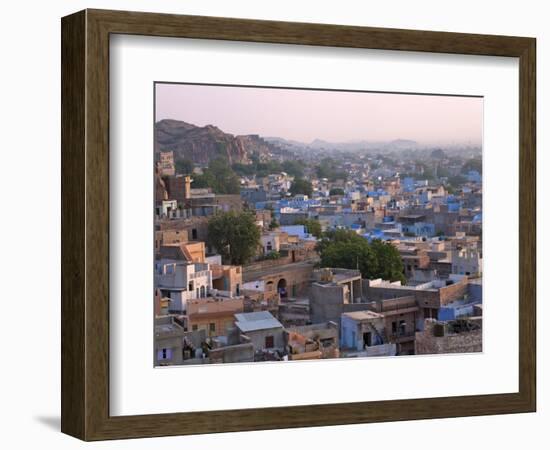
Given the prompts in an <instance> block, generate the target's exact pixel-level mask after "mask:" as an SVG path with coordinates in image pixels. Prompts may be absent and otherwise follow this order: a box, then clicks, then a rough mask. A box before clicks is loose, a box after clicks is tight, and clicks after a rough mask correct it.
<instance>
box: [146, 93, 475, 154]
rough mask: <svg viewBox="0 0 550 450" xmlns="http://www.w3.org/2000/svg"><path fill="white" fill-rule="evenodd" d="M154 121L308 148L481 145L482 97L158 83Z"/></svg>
mask: <svg viewBox="0 0 550 450" xmlns="http://www.w3.org/2000/svg"><path fill="white" fill-rule="evenodd" d="M155 88H156V93H155V94H156V104H155V115H156V120H157V121H159V120H162V119H173V120H181V121H185V122H189V123H192V124H194V125H197V126H201V127H203V126H206V125H214V126H216V127H218V128H220V129H221V130H223V131H224V132H226V133H231V134H234V135H246V134H259V135H261V136H264V137H278V138H283V139H287V140H295V141H299V142H303V143H310V142H312V141H314V140H316V139H319V140H323V141H327V142H334V143H344V142H353V141H363V140H364V141H391V140H396V139H410V140H414V141H417V142H418V143H420V144H448V145H452V144H465V145H468V144H469V145H481V143H482V126H483V98H481V97H458V96H442V95H429V94H394V93H378V92H345V91H323V90H303V89H284V88H256V87H237V86H212V85H196V84H166V83H157V84H156V85H155Z"/></svg>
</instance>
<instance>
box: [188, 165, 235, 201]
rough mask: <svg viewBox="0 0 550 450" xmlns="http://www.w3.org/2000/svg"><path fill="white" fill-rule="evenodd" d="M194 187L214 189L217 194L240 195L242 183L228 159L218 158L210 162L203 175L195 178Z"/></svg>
mask: <svg viewBox="0 0 550 450" xmlns="http://www.w3.org/2000/svg"><path fill="white" fill-rule="evenodd" d="M193 187H194V188H212V190H213V191H214V192H215V193H216V194H238V193H239V192H240V189H241V183H240V181H239V177H238V176H237V175H236V174H235V172H234V171H233V170H232V169H231V166H230V165H229V163H228V161H227V159H225V158H216V159H214V160H212V161H210V164H209V165H208V168H207V169H204V170H203V174H202V175H195V176H193Z"/></svg>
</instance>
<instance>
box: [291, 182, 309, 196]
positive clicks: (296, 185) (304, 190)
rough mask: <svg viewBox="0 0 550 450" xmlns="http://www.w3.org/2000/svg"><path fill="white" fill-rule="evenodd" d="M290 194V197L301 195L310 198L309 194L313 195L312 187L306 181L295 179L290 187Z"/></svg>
mask: <svg viewBox="0 0 550 450" xmlns="http://www.w3.org/2000/svg"><path fill="white" fill-rule="evenodd" d="M290 193H291V194H292V195H299V194H303V195H307V196H308V197H311V194H312V193H313V187H312V186H311V183H310V182H309V181H307V180H306V179H304V178H295V179H294V181H293V182H292V184H291V186H290Z"/></svg>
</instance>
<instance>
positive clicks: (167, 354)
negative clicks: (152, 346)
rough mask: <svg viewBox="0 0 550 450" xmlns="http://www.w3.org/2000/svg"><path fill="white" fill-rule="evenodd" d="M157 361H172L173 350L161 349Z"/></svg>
mask: <svg viewBox="0 0 550 450" xmlns="http://www.w3.org/2000/svg"><path fill="white" fill-rule="evenodd" d="M157 359H158V360H159V361H163V360H169V359H172V349H171V348H161V349H159V350H158V351H157Z"/></svg>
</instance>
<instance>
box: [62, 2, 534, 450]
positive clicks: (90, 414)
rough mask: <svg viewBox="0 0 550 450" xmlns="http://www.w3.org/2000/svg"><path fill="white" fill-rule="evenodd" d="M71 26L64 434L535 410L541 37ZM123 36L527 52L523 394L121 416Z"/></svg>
mask: <svg viewBox="0 0 550 450" xmlns="http://www.w3.org/2000/svg"><path fill="white" fill-rule="evenodd" d="M61 25H62V26H61V30H62V133H61V135H62V334H61V337H62V348H61V351H62V417H61V428H62V431H63V432H64V433H67V434H69V435H72V436H75V437H78V438H80V439H84V440H101V439H118V438H137V437H150V436H169V435H185V434H198V433H218V432H229V431H245V430H260V429H276V428H292V427H309V426H324V425H339V424H352V423H368V422H382V421H397V420H412V419H427V418H442V417H451V416H452V417H459V416H474V415H487V414H505V413H518V412H531V411H535V408H536V330H535V323H536V292H535V285H536V255H535V252H536V250H535V244H536V236H535V233H536V228H535V227H536V225H535V223H536V220H535V219H536V206H535V205H536V201H535V199H536V178H535V174H536V161H535V145H536V135H535V46H536V41H535V39H533V38H525V37H505V36H489V35H473V34H459V33H446V32H432V31H413V30H399V29H382V28H363V27H355V26H338V25H320V24H309V23H286V22H273V21H257V20H242V19H228V18H216V17H198V16H180V15H169V14H152V13H137V12H123V11H104V10H85V11H81V12H78V13H75V14H73V15H70V16H67V17H64V18H63V19H62V24H61ZM117 33H119V34H135V35H145V36H164V37H182V38H201V39H220V40H231V41H249V42H259V43H285V44H302V45H312V46H333V47H350V48H367V49H383V50H404V51H416V52H434V53H454V54H466V55H487V56H507V57H517V58H519V80H520V86H519V92H520V100H519V105H518V111H519V118H520V120H519V124H520V133H519V136H520V139H519V149H520V152H519V158H520V174H519V175H520V188H519V198H520V204H519V218H520V219H519V243H520V250H519V267H518V268H517V269H518V270H519V280H520V282H519V299H520V308H519V392H517V393H507V394H494V395H473V396H462V397H443V398H429V399H422V398H420V399H406V400H391V401H374V402H357V403H343V404H324V405H314V406H290V407H273V408H260V409H244V410H229V411H208V412H187V413H173V414H158V415H142V416H110V415H109V36H110V35H111V34H117Z"/></svg>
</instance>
